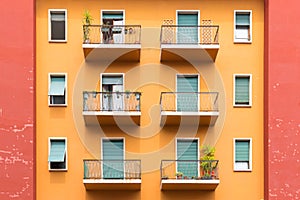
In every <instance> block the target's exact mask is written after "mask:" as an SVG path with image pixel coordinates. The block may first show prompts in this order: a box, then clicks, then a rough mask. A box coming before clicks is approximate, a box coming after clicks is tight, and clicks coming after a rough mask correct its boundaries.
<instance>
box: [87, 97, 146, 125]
mask: <svg viewBox="0 0 300 200" xmlns="http://www.w3.org/2000/svg"><path fill="white" fill-rule="evenodd" d="M140 98H141V93H140V92H87V91H85V92H83V113H82V114H83V116H84V120H85V124H86V125H98V124H100V125H140V117H141V110H140V108H141V101H140Z"/></svg>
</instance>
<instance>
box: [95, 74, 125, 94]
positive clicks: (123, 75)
mask: <svg viewBox="0 0 300 200" xmlns="http://www.w3.org/2000/svg"><path fill="white" fill-rule="evenodd" d="M103 76H122V77H123V83H122V84H123V90H124V88H125V73H100V92H102V85H103V84H102V77H103ZM120 92H123V91H120Z"/></svg>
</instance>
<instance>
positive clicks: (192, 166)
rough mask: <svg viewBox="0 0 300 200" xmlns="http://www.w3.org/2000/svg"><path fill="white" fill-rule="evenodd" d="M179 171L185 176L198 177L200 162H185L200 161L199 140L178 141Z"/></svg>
mask: <svg viewBox="0 0 300 200" xmlns="http://www.w3.org/2000/svg"><path fill="white" fill-rule="evenodd" d="M177 160H179V162H178V163H177V171H178V172H182V173H183V175H184V176H188V177H192V176H194V177H195V176H198V162H189V161H186V162H185V161H184V160H198V142H197V140H177Z"/></svg>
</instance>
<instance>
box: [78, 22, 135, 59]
mask: <svg viewBox="0 0 300 200" xmlns="http://www.w3.org/2000/svg"><path fill="white" fill-rule="evenodd" d="M82 48H83V51H84V55H85V59H86V60H88V61H99V60H115V59H119V60H126V61H139V60H140V51H141V26H140V25H83V44H82Z"/></svg>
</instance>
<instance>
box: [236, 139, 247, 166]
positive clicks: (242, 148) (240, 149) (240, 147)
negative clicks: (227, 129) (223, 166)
mask: <svg viewBox="0 0 300 200" xmlns="http://www.w3.org/2000/svg"><path fill="white" fill-rule="evenodd" d="M249 151H250V142H249V141H241V140H240V141H235V160H236V161H244V162H245V161H246V162H249Z"/></svg>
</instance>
